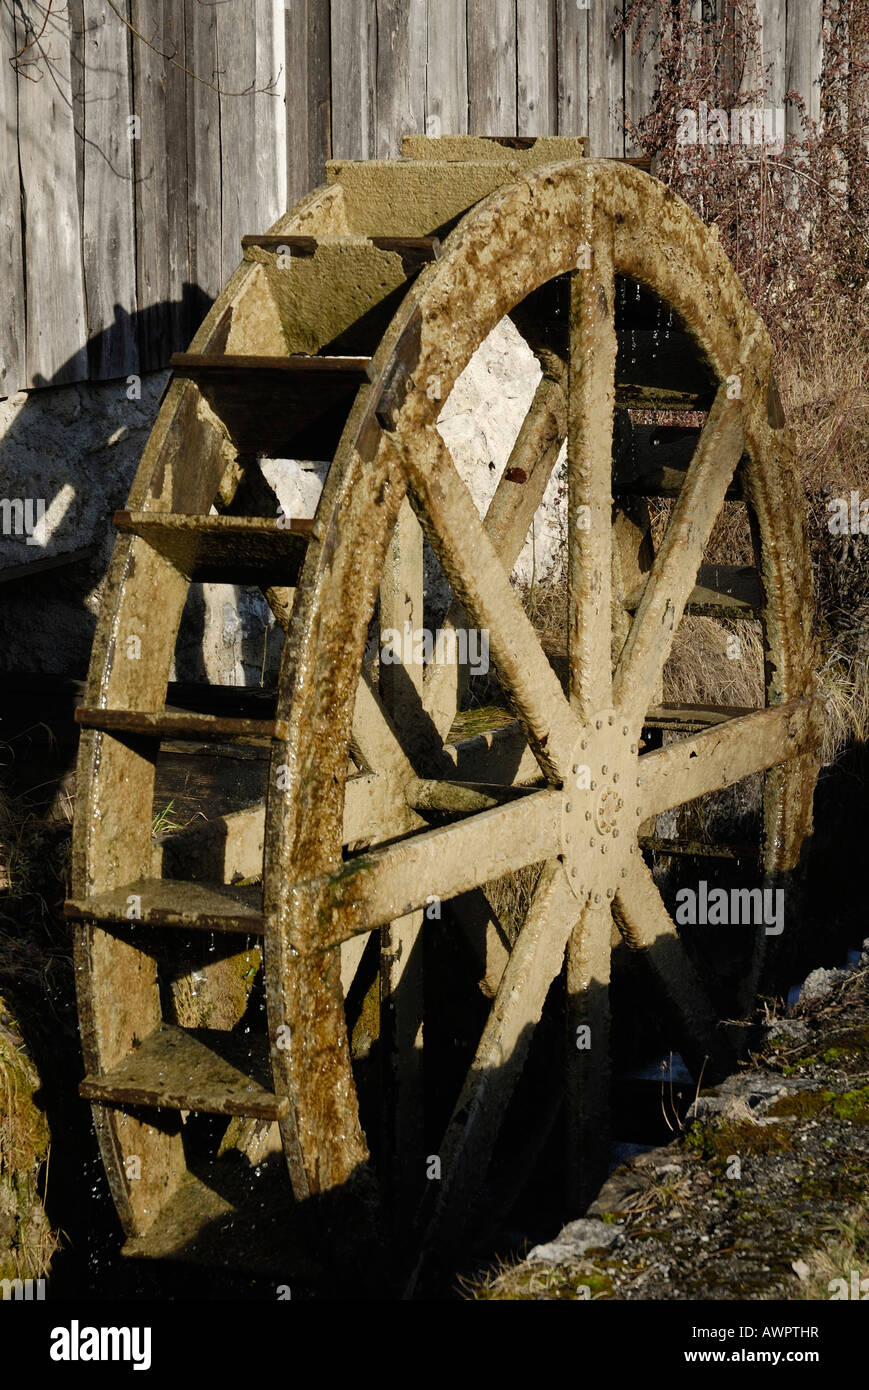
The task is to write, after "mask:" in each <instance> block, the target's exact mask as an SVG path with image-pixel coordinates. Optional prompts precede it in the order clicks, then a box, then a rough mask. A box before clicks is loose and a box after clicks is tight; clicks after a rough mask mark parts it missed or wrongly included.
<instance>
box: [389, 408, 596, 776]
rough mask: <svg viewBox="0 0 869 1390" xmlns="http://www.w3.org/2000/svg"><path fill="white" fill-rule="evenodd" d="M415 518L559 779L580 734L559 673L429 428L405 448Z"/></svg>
mask: <svg viewBox="0 0 869 1390" xmlns="http://www.w3.org/2000/svg"><path fill="white" fill-rule="evenodd" d="M391 438H392V439H393V441H395V442H396V446H397V447H398V449H399V452H400V454H401V457H402V460H403V462H404V466H405V468H406V470H407V477H408V483H409V487H410V490H411V493H412V494H413V496H414V499H415V503H416V507H417V511H418V515H419V518H420V521H421V523H422V525H423V528H424V529H425V531H426V534H427V536H428V540H429V543H430V544H431V546H432V549H433V550H434V551H435V553H436V555H437V557H438V559H439V560H440V562H441V566H442V568H443V570H444V573H445V574H446V576H447V578H448V579H449V581H450V584H451V585H452V588H453V591H454V593H455V594H456V595H457V596H458V598H459V599H460V601H461V603H462V604H463V606H464V608H465V610H466V612H467V613H468V614H469V615H470V616H471V617H472V618H473V619H474V620H475V621H476V623H477V624H478V625H479V627H480V628H481V629H482V630H483V631H486V632H488V634H489V636H488V641H489V650H490V653H491V657H492V660H493V661H494V663H495V665H496V666H497V668H498V674H499V676H500V678H501V681H502V683H503V684H504V686H505V687H506V689H507V691H508V693H509V695H510V698H511V700H512V702H513V704H514V705H515V707H516V711H517V714H518V715H519V717H520V719H521V720H522V723H523V725H524V726H525V730H526V733H527V735H528V741H529V743H530V745H531V747H532V749H533V751H534V754H535V756H536V758H537V761H538V762H539V763H540V766H541V767H542V768H543V769H544V771H545V772H547V773H548V774H549V775H550V776H551V777H552V778H553V779H555V780H560V779H561V778H562V777H563V776H564V773H565V770H566V769H567V767H568V765H569V762H570V755H571V752H572V749H573V745H574V743H575V741H576V737H577V734H578V726H577V725H576V722H575V720H574V718H573V716H572V715H571V712H570V709H569V707H568V705H567V702H566V700H565V699H564V695H563V694H562V690H561V686H560V685H559V683H558V678H557V676H556V675H555V673H554V671H553V670H552V667H551V666H550V664H549V661H548V660H547V658H546V656H545V655H544V652H543V650H542V648H541V646H540V643H539V642H538V640H537V635H536V633H535V631H534V628H533V626H532V625H531V622H530V620H529V618H528V617H527V615H526V613H525V610H524V608H523V607H522V604H521V602H520V600H519V598H518V596H517V594H516V592H515V590H514V589H513V587H512V585H511V583H510V580H509V577H508V576H507V574H506V573H505V572H504V566H503V564H502V563H501V560H500V559H499V557H498V554H497V552H496V550H495V548H494V546H493V544H492V541H491V540H490V539H489V537H488V535H487V534H486V531H485V529H484V527H483V523H482V521H481V520H480V517H479V516H478V514H477V509H476V507H475V506H474V503H473V501H472V500H471V495H470V493H469V492H468V490H467V488H466V487H465V485H464V483H463V482H462V481H461V479H460V478H459V475H458V473H457V472H456V469H455V466H454V464H453V461H452V458H451V457H450V453H449V450H448V449H447V447H446V445H445V444H444V441H443V440H442V438H441V436H440V434H439V433H438V431H437V429H435V427H434V426H431V425H430V426H426V427H425V428H424V429H422V430H421V431H420V432H419V435H418V436H417V437H415V439H414V446H413V448H412V449H406V448H404V447H403V446H402V445H401V443H400V442H399V441H398V440H397V437H396V436H391Z"/></svg>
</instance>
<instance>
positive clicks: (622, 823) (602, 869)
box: [561, 709, 640, 908]
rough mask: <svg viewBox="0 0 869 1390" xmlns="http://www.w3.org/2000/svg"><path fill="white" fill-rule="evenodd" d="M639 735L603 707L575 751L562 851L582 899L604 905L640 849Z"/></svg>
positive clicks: (566, 792)
mask: <svg viewBox="0 0 869 1390" xmlns="http://www.w3.org/2000/svg"><path fill="white" fill-rule="evenodd" d="M637 754H638V748H637V737H636V734H635V733H634V731H633V730H632V729H631V728H630V726H629V725H628V724H627V723H626V722H625V720H624V718H623V717H622V716H621V715H620V714H619V713H618V711H617V710H614V709H604V710H600V711H599V712H598V713H597V714H596V715H595V717H594V718H593V719H591V720H590V721H589V723H588V724H587V725H586V727H585V728H584V729H583V731H582V733H581V734H580V736H579V738H578V739H577V741H576V744H575V746H574V749H573V756H572V758H571V770H570V775H569V776H568V777H567V778H566V780H565V784H564V791H563V801H562V809H561V854H562V861H563V864H564V871H565V873H566V875H567V881H568V883H569V884H570V887H571V889H572V890H573V892H574V894H575V895H576V897H577V898H578V899H579V900H580V902H582V903H585V902H586V901H588V902H589V906H590V907H592V908H604V907H606V906H607V904H608V903H609V902H611V901H612V899H613V898H614V897H615V894H616V891H617V888H618V883H619V879H621V878H624V877H625V875H626V874H627V861H628V859H629V857H630V856H631V855H633V854H636V853H637V828H638V826H639V823H640V821H639V816H640V806H639V796H638V794H639V779H638V773H637Z"/></svg>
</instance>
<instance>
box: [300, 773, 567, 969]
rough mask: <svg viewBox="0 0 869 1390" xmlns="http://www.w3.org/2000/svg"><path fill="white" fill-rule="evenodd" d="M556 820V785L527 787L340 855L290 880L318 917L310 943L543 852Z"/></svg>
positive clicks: (325, 941) (553, 840)
mask: <svg viewBox="0 0 869 1390" xmlns="http://www.w3.org/2000/svg"><path fill="white" fill-rule="evenodd" d="M560 820H561V793H560V792H558V791H550V790H547V791H540V792H530V793H529V794H528V795H527V796H524V797H522V798H521V799H520V800H518V801H513V802H510V803H509V804H508V805H506V806H499V807H498V808H497V809H496V810H492V811H483V812H481V813H480V814H479V815H476V816H468V817H467V819H465V820H461V821H458V822H456V823H455V824H454V825H448V826H442V827H439V828H438V829H436V830H429V831H427V832H425V833H424V834H421V835H414V836H411V838H410V839H408V840H403V841H402V842H401V843H400V844H396V845H391V846H388V847H387V848H385V849H380V850H373V851H372V852H371V854H367V855H361V856H358V857H357V858H355V859H350V860H347V861H346V862H345V863H344V864H343V865H342V867H341V869H340V870H339V871H338V872H337V873H334V874H324V875H322V876H321V877H319V878H316V879H311V880H308V881H307V882H303V883H297V884H295V885H294V887H293V889H292V894H293V899H294V901H295V903H296V905H297V908H298V909H299V911H303V912H305V913H306V914H307V919H308V920H314V921H317V922H319V924H320V927H321V932H322V935H321V938H320V940H319V941H318V943H317V949H321V948H322V949H324V950H326V949H329V948H330V947H334V946H337V945H338V944H339V942H341V941H346V940H347V939H348V938H349V937H351V936H355V935H356V934H357V933H358V932H366V931H371V929H372V928H373V927H378V926H382V925H383V923H384V922H389V921H392V920H393V919H394V918H396V917H404V916H405V915H406V914H407V913H409V912H413V910H414V909H415V908H420V907H425V906H426V904H427V902H428V901H429V900H430V899H433V898H452V897H455V896H456V894H457V893H466V892H468V891H469V889H471V888H475V887H476V886H477V885H478V884H479V883H488V882H490V881H491V880H492V879H495V878H498V877H499V876H500V875H501V874H506V873H513V872H515V871H516V870H517V869H522V868H524V867H525V865H526V864H536V863H538V862H539V861H540V860H541V859H546V858H548V857H549V856H551V855H553V854H555V853H556V852H557V850H558V848H559V842H560Z"/></svg>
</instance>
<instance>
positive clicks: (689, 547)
mask: <svg viewBox="0 0 869 1390" xmlns="http://www.w3.org/2000/svg"><path fill="white" fill-rule="evenodd" d="M727 389H728V388H727V387H726V386H721V388H720V389H719V391H718V395H717V396H716V398H715V402H714V404H713V406H712V409H711V410H710V412H709V418H708V420H707V422H706V424H705V426H704V428H703V432H702V434H701V436H700V442H699V444H698V446H697V452H696V453H695V455H694V459H693V461H692V463H691V467H690V468H689V470H688V474H687V477H686V479H685V483H684V486H683V488H682V491H681V492H680V493H679V497H678V499H677V501H676V504H675V506H674V508H673V514H672V516H671V518H670V523H669V525H668V527H667V531H666V534H665V536H664V540H663V544H662V545H661V548H660V550H659V551H658V554H657V555H656V557H655V563H654V565H653V566H652V572H651V574H650V576H649V579H648V581H647V584H646V588H645V591H644V593H643V597H642V600H641V602H640V606H639V608H638V609H637V613H636V617H635V618H634V621H633V624H632V626H631V630H630V633H629V634H628V640H627V642H626V643H625V646H624V649H623V651H622V655H621V658H620V660H619V664H618V666H617V668H616V674H615V679H614V699H615V702H616V704H617V705H618V706H619V707H620V709H621V710H622V712H623V713H624V714H625V715H626V717H627V718H628V721H629V723H633V724H637V723H638V721H639V720H640V719H641V718H642V716H643V714H644V713H645V711H646V709H647V708H648V706H649V705H650V704H652V703H653V700H654V695H655V689H656V684H657V680H658V675H659V672H660V671H661V670H662V669H663V667H664V663H665V662H666V660H667V657H668V656H669V654H670V648H671V646H672V643H673V634H674V633H675V631H676V628H677V627H678V625H679V623H680V621H681V619H682V614H683V613H684V611H685V605H686V604H687V602H688V598H689V595H690V594H691V591H692V589H693V587H694V584H695V581H696V578H697V571H698V569H699V568H700V561H701V559H702V557H703V550H704V548H705V546H706V542H707V541H708V539H709V536H710V534H711V532H712V527H713V525H714V523H715V519H716V517H717V516H718V514H719V512H720V511H721V508H722V506H723V504H724V495H725V493H726V492H727V488H728V486H729V484H730V480H731V478H732V477H733V472H734V469H735V468H736V465H737V463H738V462H739V459H740V457H741V455H742V449H743V442H744V430H743V420H742V402H741V401H738V400H728V398H727Z"/></svg>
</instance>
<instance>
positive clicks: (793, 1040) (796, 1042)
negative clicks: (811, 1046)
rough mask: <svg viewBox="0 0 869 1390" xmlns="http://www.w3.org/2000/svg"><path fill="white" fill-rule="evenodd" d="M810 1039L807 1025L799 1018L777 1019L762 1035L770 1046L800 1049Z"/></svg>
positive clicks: (809, 1030)
mask: <svg viewBox="0 0 869 1390" xmlns="http://www.w3.org/2000/svg"><path fill="white" fill-rule="evenodd" d="M810 1037H811V1029H810V1028H809V1025H808V1024H807V1023H806V1022H805V1020H804V1019H801V1018H777V1019H776V1020H775V1021H774V1022H773V1023H771V1024H770V1026H769V1028H768V1029H767V1031H766V1033H765V1034H764V1041H765V1042H766V1043H768V1044H770V1045H773V1044H775V1045H776V1046H778V1045H781V1046H790V1047H801V1046H802V1044H803V1043H807V1042H808V1041H809V1038H810Z"/></svg>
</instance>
